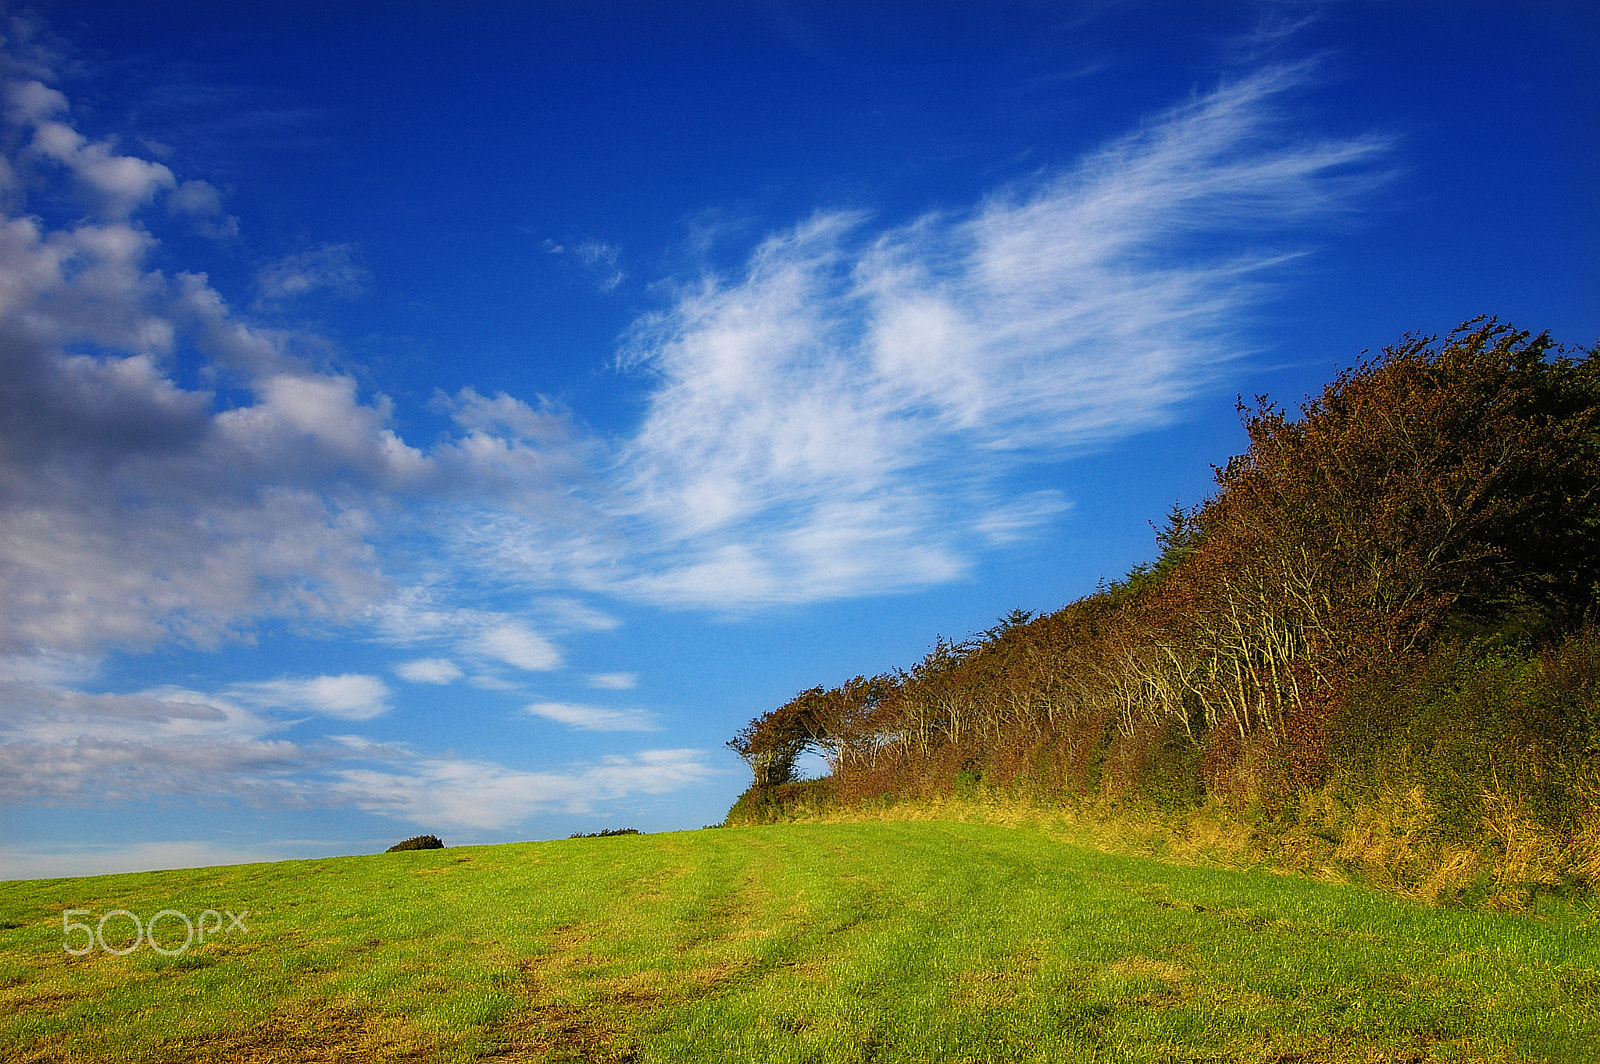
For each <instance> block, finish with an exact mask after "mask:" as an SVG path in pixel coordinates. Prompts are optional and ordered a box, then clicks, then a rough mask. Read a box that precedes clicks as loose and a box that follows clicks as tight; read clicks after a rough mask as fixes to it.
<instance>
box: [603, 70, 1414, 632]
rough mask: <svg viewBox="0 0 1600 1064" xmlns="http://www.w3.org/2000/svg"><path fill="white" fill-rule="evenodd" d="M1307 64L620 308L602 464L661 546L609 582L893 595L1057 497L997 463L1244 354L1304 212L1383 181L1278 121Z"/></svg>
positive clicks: (725, 600)
mask: <svg viewBox="0 0 1600 1064" xmlns="http://www.w3.org/2000/svg"><path fill="white" fill-rule="evenodd" d="M1304 77H1305V72H1304V71H1301V70H1293V69H1285V68H1275V69H1270V70H1266V71H1264V72H1262V73H1259V74H1257V75H1255V76H1253V77H1250V78H1246V79H1243V80H1240V81H1237V82H1233V83H1229V84H1225V85H1223V86H1222V87H1221V88H1218V89H1217V90H1215V91H1213V92H1210V93H1207V94H1205V95H1202V96H1199V97H1197V98H1196V99H1195V100H1193V101H1192V102H1190V103H1188V104H1185V105H1183V106H1181V107H1178V108H1175V109H1173V110H1172V111H1170V112H1168V113H1167V114H1165V115H1162V116H1160V117H1159V118H1158V119H1156V120H1154V121H1151V122H1149V123H1147V124H1145V125H1144V126H1143V127H1142V128H1141V129H1140V130H1139V131H1138V132H1137V133H1134V134H1132V135H1130V136H1127V137H1125V138H1123V139H1121V140H1119V141H1117V142H1114V143H1112V144H1111V145H1109V146H1107V147H1106V148H1105V149H1104V150H1102V151H1099V152H1097V153H1094V154H1092V155H1090V156H1088V157H1086V158H1085V159H1084V160H1083V161H1082V162H1080V163H1079V164H1078V165H1077V166H1075V167H1072V168H1070V169H1068V170H1064V171H1059V172H1043V173H1041V174H1039V175H1038V176H1036V177H1035V178H1034V179H1032V180H1030V181H1027V182H1022V183H1019V184H1018V185H1016V186H1014V187H1012V188H1009V189H1006V190H1004V191H1003V192H1002V193H1000V194H997V195H995V196H993V197H991V198H989V199H988V200H986V201H985V202H983V203H981V204H979V205H978V206H976V207H975V208H973V209H971V210H968V211H959V212H942V213H933V214H927V215H924V216H923V217H921V218H918V219H916V220H915V221H914V222H912V223H910V224H907V225H903V226H897V227H891V228H880V229H873V228H872V227H871V225H870V219H869V217H868V216H867V215H865V214H863V213H861V212H844V211H834V212H821V213H819V214H817V215H816V216H815V217H813V218H811V219H809V220H808V221H806V222H805V223H803V224H801V225H799V226H796V227H795V228H793V229H791V230H789V231H787V232H781V233H777V234H775V235H773V236H771V237H769V238H768V239H767V240H766V241H765V242H763V243H762V244H761V246H760V247H759V248H758V249H757V250H756V252H755V253H754V254H753V255H752V256H751V258H750V260H749V262H748V264H747V265H746V267H745V269H744V271H743V272H742V273H740V274H738V275H737V276H733V277H707V278H704V279H702V281H701V282H700V283H699V284H697V285H695V286H692V287H690V288H688V289H686V290H684V291H683V292H682V293H681V294H680V295H679V296H678V297H677V299H676V301H675V302H674V304H673V305H672V306H671V307H670V308H669V309H667V310H665V311H663V312H661V313H659V314H657V315H654V316H651V317H648V318H645V319H643V320H641V321H639V322H638V323H637V324H636V325H635V327H634V329H633V330H632V333H631V338H630V341H629V344H628V348H627V355H626V359H625V362H626V364H628V365H631V366H633V367H636V368H638V369H640V370H642V371H645V372H648V373H650V374H652V375H654V378H655V380H656V385H655V388H654V390H653V392H652V394H651V396H650V400H649V406H648V412H647V415H646V418H645V421H644V424H643V425H642V427H641V429H640V431H639V432H638V434H637V435H636V436H635V437H634V439H633V441H632V443H631V446H630V448H629V449H628V452H627V455H626V464H625V465H624V467H623V469H624V477H625V490H626V494H627V495H628V497H629V498H630V499H631V502H632V510H631V512H632V514H633V516H634V518H635V519H636V520H638V521H639V522H640V523H641V524H642V525H643V526H644V527H646V528H648V529H649V533H648V534H646V535H644V536H642V537H641V539H642V541H643V542H645V543H648V544H651V545H653V546H654V547H655V548H656V551H655V553H653V554H651V555H650V556H649V558H648V560H647V561H645V562H644V563H643V564H642V565H640V566H639V567H637V568H635V569H634V570H632V571H624V572H623V573H621V574H618V575H616V576H613V577H612V578H611V579H612V583H611V585H610V586H612V587H614V588H616V589H618V590H621V591H623V592H624V593H628V594H632V595H636V596H639V597H641V598H644V599H647V600H651V601H656V602H662V603H667V604H676V605H708V606H721V607H730V606H731V607H737V606H739V605H755V604H760V603H765V602H779V601H809V600H814V599H818V598H828V597H835V596H840V595H849V594H859V593H864V592H866V591H869V590H870V591H883V590H887V589H893V588H905V587H914V586H919V585H924V584H929V583H937V582H940V581H945V580H949V579H952V578H953V577H956V576H959V575H960V574H962V573H963V572H965V571H966V570H967V567H968V566H969V565H970V558H971V554H972V552H973V550H975V549H977V548H978V547H980V546H981V545H982V544H983V543H985V542H992V541H994V540H995V539H996V538H999V539H1005V538H1010V537H1014V536H1016V535H1017V534H1018V533H1019V532H1020V531H1021V530H1022V529H1023V528H1024V527H1025V525H1026V522H1027V521H1028V519H1029V518H1030V516H1031V517H1032V518H1033V519H1039V518H1043V517H1045V516H1047V515H1048V514H1049V513H1051V512H1058V511H1059V510H1060V508H1061V505H1062V501H1061V500H1053V501H1050V502H1049V503H1048V504H1047V505H1039V504H1038V503H1037V502H1036V503H1035V504H1034V505H1031V506H1030V505H1023V506H1018V505H1015V504H1014V502H1012V501H1011V500H1008V499H1007V496H1008V494H1009V493H1010V492H1012V491H1013V490H1014V486H1013V483H1012V480H1011V477H1012V476H1013V474H1014V473H1015V472H1016V471H1017V470H1018V469H1019V468H1020V467H1022V466H1023V465H1025V464H1026V463H1028V462H1034V461H1038V460H1040V459H1041V458H1046V459H1048V458H1052V457H1060V456H1063V455H1070V454H1073V453H1081V452H1082V451H1084V450H1085V449H1088V448H1092V447H1096V446H1099V445H1102V444H1104V443H1105V442H1106V441H1108V440H1111V439H1115V438H1119V437H1124V436H1127V435H1129V434H1131V433H1134V432H1138V431H1140V430H1143V429H1148V428H1151V427H1154V426H1157V425H1160V424H1162V423H1164V422H1166V421H1168V420H1169V419H1170V418H1172V417H1173V416H1174V414H1175V412H1176V411H1177V410H1178V409H1179V407H1180V405H1181V404H1182V403H1183V402H1184V401H1185V400H1186V399H1188V398H1189V397H1190V396H1192V395H1193V394H1195V392H1196V390H1197V389H1200V388H1202V387H1204V386H1206V385H1207V384H1209V383H1210V382H1211V381H1212V380H1213V378H1214V376H1215V374H1216V373H1217V371H1218V368H1219V366H1220V365H1221V364H1222V363H1224V362H1225V361H1226V360H1228V359H1229V358H1231V357H1235V356H1236V355H1237V354H1238V353H1239V352H1240V350H1241V346H1240V342H1239V337H1238V335H1237V334H1236V332H1235V329H1236V327H1237V325H1238V323H1239V322H1241V321H1242V320H1243V319H1244V318H1246V317H1247V315H1248V312H1249V310H1250V308H1251V307H1252V306H1253V305H1255V303H1256V301H1257V300H1258V299H1259V298H1260V295H1261V293H1262V290H1263V288H1264V286H1265V284H1266V277H1267V271H1268V269H1269V268H1270V267H1274V266H1278V265H1281V264H1282V263H1283V262H1284V261H1286V256H1290V255H1292V251H1293V247H1294V244H1295V238H1296V235H1297V233H1298V232H1300V231H1301V230H1300V229H1299V228H1298V227H1300V226H1302V225H1304V224H1305V223H1308V222H1312V221H1326V220H1327V219H1329V218H1332V217H1334V216H1336V215H1337V214H1338V213H1340V212H1342V211H1345V210H1348V209H1350V208H1352V207H1353V205H1354V204H1355V203H1357V202H1358V201H1359V199H1360V197H1361V196H1362V194H1364V193H1365V192H1367V191H1368V190H1370V189H1371V188H1372V187H1373V185H1374V184H1375V183H1376V181H1377V180H1378V179H1379V177H1380V176H1381V175H1378V174H1377V173H1376V172H1375V166H1376V164H1377V163H1378V162H1379V161H1380V160H1381V159H1382V158H1383V155H1384V152H1385V149H1386V145H1385V144H1384V143H1383V142H1381V141H1379V140H1377V139H1374V138H1355V139H1346V140H1314V139H1309V138H1306V137H1304V136H1297V137H1291V136H1289V135H1288V134H1287V132H1286V130H1285V124H1284V123H1283V122H1282V121H1281V116H1280V115H1279V114H1278V109H1277V105H1276V101H1277V100H1278V99H1279V98H1280V97H1281V96H1282V95H1283V94H1284V93H1286V92H1288V91H1290V90H1292V89H1293V88H1294V87H1296V86H1297V85H1298V84H1300V83H1301V82H1302V81H1303V80H1304ZM1286 248H1287V249H1288V250H1286ZM997 509H1005V510H1006V516H1005V518H1004V519H1002V520H999V521H996V520H995V519H994V516H993V515H994V514H995V512H996V510H997Z"/></svg>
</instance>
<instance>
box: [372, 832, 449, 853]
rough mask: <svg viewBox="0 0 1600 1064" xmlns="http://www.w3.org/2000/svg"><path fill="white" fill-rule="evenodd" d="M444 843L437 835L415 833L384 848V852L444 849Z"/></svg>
mask: <svg viewBox="0 0 1600 1064" xmlns="http://www.w3.org/2000/svg"><path fill="white" fill-rule="evenodd" d="M442 849H444V843H442V842H440V841H439V836H437V835H413V836H412V837H411V838H409V839H405V840H403V841H401V842H397V843H395V844H394V845H393V846H391V847H389V848H388V849H387V850H384V851H383V852H384V853H399V852H400V851H401V850H442Z"/></svg>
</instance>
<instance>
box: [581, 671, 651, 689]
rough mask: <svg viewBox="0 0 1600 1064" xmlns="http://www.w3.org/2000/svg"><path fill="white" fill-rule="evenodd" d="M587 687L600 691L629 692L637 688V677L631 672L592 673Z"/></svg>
mask: <svg viewBox="0 0 1600 1064" xmlns="http://www.w3.org/2000/svg"><path fill="white" fill-rule="evenodd" d="M589 686H590V687H597V688H599V689H600V690H602V691H631V690H633V689H634V688H635V687H638V686H639V677H638V676H635V675H634V674H633V673H631V672H592V673H590V674H589Z"/></svg>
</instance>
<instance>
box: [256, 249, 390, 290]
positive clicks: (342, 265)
mask: <svg viewBox="0 0 1600 1064" xmlns="http://www.w3.org/2000/svg"><path fill="white" fill-rule="evenodd" d="M371 279H372V276H371V274H370V273H369V272H368V270H367V268H366V266H365V265H364V264H363V263H362V262H361V255H360V252H359V251H358V250H357V249H356V247H355V245H353V244H326V243H324V244H318V245H317V246H316V247H313V248H308V249H306V250H305V251H297V252H294V253H293V254H290V255H285V256H284V257H283V258H281V259H279V260H278V261H277V262H274V263H272V264H271V265H268V266H264V267H262V268H261V269H260V270H259V271H257V273H256V291H257V292H258V293H259V294H260V296H261V298H262V299H263V300H266V301H269V302H273V301H279V300H285V299H296V298H298V297H300V296H305V295H310V294H311V293H313V292H317V291H326V292H329V293H331V294H333V295H336V296H342V297H347V298H348V297H351V296H358V295H360V294H361V293H363V292H365V291H366V288H367V285H368V283H369V282H370V281H371Z"/></svg>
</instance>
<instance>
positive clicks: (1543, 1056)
mask: <svg viewBox="0 0 1600 1064" xmlns="http://www.w3.org/2000/svg"><path fill="white" fill-rule="evenodd" d="M83 910H87V913H84V912H82V911H83ZM114 910H126V911H128V912H129V913H132V914H134V915H135V916H137V917H138V918H139V919H140V920H141V921H142V922H148V921H149V919H150V917H152V916H154V915H155V914H156V913H157V912H159V911H161V910H174V911H176V912H178V913H181V914H184V915H185V916H187V917H188V918H189V919H190V921H191V923H193V922H195V921H197V920H199V919H200V914H201V913H202V912H204V911H206V910H213V911H215V912H217V913H218V914H222V913H224V912H226V913H229V914H231V915H232V916H234V917H238V918H239V919H240V922H241V924H242V926H233V925H232V924H231V921H230V922H228V923H225V922H224V919H223V918H222V917H221V916H220V915H219V917H218V918H217V919H216V920H213V921H209V922H206V923H205V926H206V927H208V928H211V930H210V931H209V932H208V935H207V939H206V941H205V942H204V944H199V943H194V944H191V945H190V947H189V948H187V949H185V950H182V951H181V952H178V946H179V945H180V944H181V943H182V941H183V939H184V934H185V929H184V925H183V923H182V921H181V920H180V919H178V918H177V917H174V916H167V917H164V918H163V919H162V920H161V921H159V922H158V924H157V931H156V934H155V938H156V941H157V943H158V944H160V945H161V946H162V947H163V949H166V950H167V951H168V952H170V953H172V954H173V955H171V956H166V955H163V954H161V953H159V952H157V951H155V950H154V949H152V948H151V947H150V945H149V944H148V942H142V943H140V944H139V946H138V948H137V949H135V950H133V951H131V952H129V953H127V954H126V955H123V956H119V955H115V954H113V953H111V952H108V951H107V950H106V949H102V948H100V946H99V944H98V943H94V944H93V948H92V949H90V950H88V951H87V952H84V953H83V955H81V956H74V955H72V954H71V953H69V952H68V951H67V950H66V949H65V948H64V945H67V946H71V947H72V948H74V949H77V948H82V947H83V946H84V945H85V944H86V942H87V941H88V940H87V939H86V937H85V936H86V932H84V931H82V930H77V929H75V930H74V931H73V933H72V934H70V935H69V936H67V937H66V938H65V940H64V936H63V926H64V923H63V914H64V913H68V912H69V911H71V912H73V915H70V916H68V917H66V920H67V921H68V922H78V923H84V924H85V925H86V926H88V927H89V929H90V932H91V933H92V931H93V929H94V928H95V927H96V926H100V922H101V920H102V918H104V917H105V916H106V914H108V913H111V912H113V911H114ZM213 924H215V925H217V926H215V927H213ZM0 928H4V930H0V1017H3V1018H0V1058H3V1059H5V1060H6V1061H13V1062H15V1061H67V1060H72V1061H98V1060H106V1061H112V1060H114V1061H156V1060H200V1061H206V1060H211V1061H236V1060H282V1061H288V1060H329V1061H332V1060H348V1059H363V1060H396V1059H425V1060H475V1059H482V1058H489V1059H495V1060H600V1061H606V1060H609V1061H627V1060H637V1061H657V1060H661V1061H667V1060H684V1061H704V1060H740V1061H745V1060H748V1061H769V1060H770V1061H775V1062H776V1061H782V1062H785V1064H789V1062H794V1061H865V1060H901V1061H929V1060H973V1061H980V1060H1039V1061H1054V1060H1060V1061H1085V1060H1091V1059H1093V1060H1117V1061H1121V1060H1127V1061H1190V1060H1229V1061H1364V1062H1365V1061H1411V1062H1420V1061H1434V1060H1439V1061H1444V1060H1451V1061H1474V1060H1493V1061H1508V1060H1518V1061H1520V1060H1536V1061H1545V1060H1548V1061H1573V1062H1577V1061H1593V1060H1594V1059H1595V1056H1594V1049H1593V1047H1594V1046H1596V1045H1600V912H1597V910H1596V909H1595V908H1593V907H1592V904H1587V903H1577V902H1570V901H1560V900H1557V899H1544V900H1542V901H1541V902H1539V903H1538V904H1537V905H1536V906H1535V907H1534V908H1532V909H1530V910H1528V911H1525V912H1519V913H1494V912H1486V911H1466V910H1450V909H1438V908H1433V907H1429V906H1426V905H1422V904H1418V903H1416V902H1413V901H1408V900H1405V899H1402V898H1396V897H1393V896H1391V895H1387V894H1383V893H1380V892H1377V891H1373V890H1370V889H1365V888H1361V887H1357V886H1351V885H1347V884H1334V883H1322V882H1316V881H1312V880H1308V879H1302V878H1298V877H1284V876H1277V875H1272V874H1269V873H1266V872H1259V871H1257V872H1250V871H1233V870H1224V869H1216V868H1204V867H1190V866H1181V865H1176V864H1169V863H1162V862H1159V861H1155V860H1150V859H1145V858H1140V857H1133V856H1125V855H1111V854H1107V853H1103V852H1099V851H1097V850H1093V849H1089V848H1084V847H1081V846H1076V845H1073V844H1071V843H1069V842H1066V841H1063V840H1062V839H1061V838H1059V837H1056V836H1054V835H1052V834H1050V833H1047V832H1042V831H1039V830H1031V829H1027V828H1007V827H1001V826H994V825H985V824H976V823H959V822H921V823H909V822H902V823H885V822H879V823H833V824H786V825H776V826H769V827H753V828H726V829H721V830H716V831H700V832H687V833H678V834H664V835H652V836H624V837H618V838H596V839H578V840H571V841H562V842H548V843H524V844H518V845H509V846H495V847H464V848H453V849H443V850H423V851H416V852H404V853H392V854H383V855H378V856H373V857H352V858H340V859H331V860H321V861H294V862H282V863H276V864H263V865H244V866H236V867H225V868H206V869H194V870H185V871H173V872H159V873H145V874H138V875H120V876H98V877H90V878H81V879H65V880H52V881H35V882H12V883H0ZM101 937H102V938H103V939H104V940H105V945H106V946H107V947H109V948H110V949H127V948H128V947H129V945H130V944H131V943H132V942H133V937H134V935H133V924H132V921H131V920H130V919H129V918H128V917H126V916H121V915H119V916H115V917H111V918H109V919H108V920H107V921H106V922H105V923H104V925H103V926H102V927H101Z"/></svg>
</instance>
